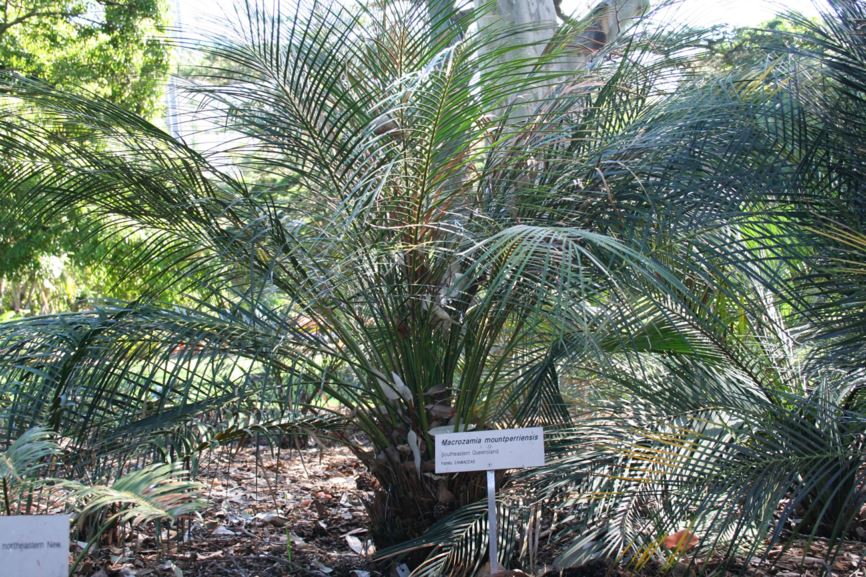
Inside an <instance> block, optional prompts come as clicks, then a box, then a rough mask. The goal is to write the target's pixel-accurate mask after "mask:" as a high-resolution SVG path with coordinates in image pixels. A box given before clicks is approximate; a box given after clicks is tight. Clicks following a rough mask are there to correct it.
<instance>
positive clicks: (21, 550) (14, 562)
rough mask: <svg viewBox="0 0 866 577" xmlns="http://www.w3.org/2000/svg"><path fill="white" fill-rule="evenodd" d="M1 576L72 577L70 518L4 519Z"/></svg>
mask: <svg viewBox="0 0 866 577" xmlns="http://www.w3.org/2000/svg"><path fill="white" fill-rule="evenodd" d="M0 573H2V574H3V575H21V576H24V575H26V576H27V577H68V575H69V517H68V516H67V515H33V516H31V515H26V516H23V515H22V516H10V517H0Z"/></svg>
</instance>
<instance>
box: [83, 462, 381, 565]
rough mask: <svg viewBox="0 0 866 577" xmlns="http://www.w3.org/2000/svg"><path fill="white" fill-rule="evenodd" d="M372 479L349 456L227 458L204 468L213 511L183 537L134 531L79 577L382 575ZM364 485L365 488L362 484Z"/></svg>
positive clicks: (202, 479) (185, 529)
mask: <svg viewBox="0 0 866 577" xmlns="http://www.w3.org/2000/svg"><path fill="white" fill-rule="evenodd" d="M364 477H365V473H364V471H363V469H362V467H361V465H360V463H359V462H358V461H357V460H356V459H355V458H354V456H353V455H352V454H351V453H350V452H349V451H348V450H346V449H344V448H328V449H325V450H319V449H305V450H302V451H300V452H299V451H297V450H291V451H289V450H283V451H277V452H272V451H271V449H269V448H267V447H258V449H257V448H255V447H247V448H245V449H242V450H239V451H238V450H233V451H229V450H223V451H218V452H215V453H214V454H212V455H211V456H210V457H209V458H208V460H207V461H206V462H203V463H202V470H201V471H200V472H199V481H200V482H202V483H203V484H204V486H205V490H204V491H203V494H204V496H205V497H206V498H207V501H208V505H209V506H208V508H207V509H205V510H203V511H201V514H200V516H199V517H198V518H196V519H192V520H190V522H189V523H188V524H187V526H185V527H183V529H182V530H181V531H179V532H178V531H171V532H167V531H165V530H164V531H163V532H162V535H161V537H162V538H161V539H160V541H159V542H157V540H156V538H155V534H154V532H153V531H150V532H146V531H141V530H137V531H133V532H130V533H129V534H127V535H125V536H124V537H125V539H123V542H122V545H118V546H116V547H108V548H105V547H104V548H103V550H102V551H100V554H99V555H98V557H100V558H101V559H102V561H101V562H85V563H84V564H82V566H81V569H80V570H79V571H78V575H80V576H81V577H133V576H135V577H145V576H147V577H281V576H285V575H293V576H294V575H298V576H311V577H344V576H345V577H376V576H378V575H380V574H382V571H377V570H376V569H375V568H374V567H373V564H372V562H371V560H370V555H371V554H372V553H374V552H375V548H373V546H372V543H371V542H369V541H368V539H367V538H366V536H367V528H366V527H367V512H366V510H365V508H364V504H363V503H364V500H365V499H368V498H369V497H370V493H369V492H368V491H363V490H360V489H358V488H357V487H358V483H357V479H358V478H362V479H363V478H364ZM362 486H363V483H362Z"/></svg>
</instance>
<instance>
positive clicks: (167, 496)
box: [61, 464, 204, 573]
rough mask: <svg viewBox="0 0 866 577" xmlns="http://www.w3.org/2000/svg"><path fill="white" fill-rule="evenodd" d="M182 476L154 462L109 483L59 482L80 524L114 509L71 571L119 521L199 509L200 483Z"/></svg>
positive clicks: (156, 518) (166, 517) (135, 521)
mask: <svg viewBox="0 0 866 577" xmlns="http://www.w3.org/2000/svg"><path fill="white" fill-rule="evenodd" d="M185 477H186V472H185V471H182V470H180V469H178V468H177V467H175V466H173V465H166V464H155V465H150V466H148V467H144V468H143V469H139V470H137V471H133V472H132V473H129V474H128V475H126V476H124V477H121V478H120V479H118V480H117V481H115V482H114V484H112V485H110V486H108V485H94V486H87V485H83V484H81V483H78V482H75V481H64V482H62V483H61V486H63V487H64V488H67V489H69V490H70V491H71V493H70V499H71V500H73V501H76V502H77V503H78V513H77V520H78V522H79V523H80V522H81V521H82V520H83V519H87V518H88V517H91V516H94V515H96V516H98V515H101V514H103V513H105V512H106V511H109V510H112V511H114V512H112V513H111V514H108V515H107V516H106V517H105V519H104V521H102V523H101V525H100V526H99V528H98V529H97V531H96V532H95V534H94V535H93V536H92V537H91V538H90V539H89V540H88V541H87V544H86V545H85V546H84V550H83V551H82V552H81V554H79V556H78V558H77V559H76V560H75V563H74V564H73V566H72V569H71V570H70V573H74V572H75V569H76V568H77V567H78V564H79V563H80V562H81V560H82V559H83V558H84V556H85V555H87V553H88V551H90V549H91V547H93V545H94V544H95V543H96V542H97V541H98V540H99V538H100V537H101V536H102V535H103V534H104V533H105V531H107V530H108V529H110V528H111V527H113V526H116V525H117V524H119V523H129V524H130V525H131V526H133V527H138V526H141V525H144V524H145V523H148V522H158V521H168V522H171V521H174V520H175V519H177V518H178V517H180V516H182V515H186V514H188V513H192V512H194V511H196V510H198V509H200V508H201V507H202V505H203V504H204V501H202V500H201V499H200V498H199V496H198V492H197V491H198V489H199V484H198V483H195V482H193V481H189V480H187V479H186V478H185Z"/></svg>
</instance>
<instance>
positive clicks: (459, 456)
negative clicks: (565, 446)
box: [434, 427, 544, 575]
mask: <svg viewBox="0 0 866 577" xmlns="http://www.w3.org/2000/svg"><path fill="white" fill-rule="evenodd" d="M434 439H435V443H434V444H435V446H436V474H437V475H441V474H443V473H463V472H466V471H487V532H488V535H487V543H488V546H489V549H490V574H491V575H492V574H494V573H497V572H498V571H499V545H498V537H499V533H498V532H497V527H496V474H495V473H494V471H496V470H497V469H524V468H529V467H540V466H541V465H543V464H544V429H543V428H542V427H532V428H528V429H501V430H498V431H470V432H467V433H437V434H436V435H434Z"/></svg>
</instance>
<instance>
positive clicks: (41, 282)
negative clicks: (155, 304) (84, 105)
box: [0, 0, 169, 315]
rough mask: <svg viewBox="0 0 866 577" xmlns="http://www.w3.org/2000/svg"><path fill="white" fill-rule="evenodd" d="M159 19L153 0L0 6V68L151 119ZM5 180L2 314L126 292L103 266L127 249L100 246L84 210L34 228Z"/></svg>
mask: <svg viewBox="0 0 866 577" xmlns="http://www.w3.org/2000/svg"><path fill="white" fill-rule="evenodd" d="M165 12H166V6H165V3H164V2H162V1H160V0H122V1H120V2H114V1H106V2H99V1H86V0H69V1H55V0H50V1H46V0H10V1H7V2H4V3H3V4H2V5H0V66H2V67H4V68H5V69H9V70H15V71H17V72H19V73H21V74H24V75H26V76H31V77H35V78H39V79H41V80H43V81H45V82H48V83H50V84H52V85H54V86H57V87H59V88H62V89H64V90H70V91H72V92H78V93H87V94H93V95H98V96H101V97H104V98H107V99H108V100H110V101H112V102H116V103H117V104H119V105H121V106H123V107H124V108H125V109H127V110H130V111H131V112H134V113H136V114H140V115H142V116H144V117H146V118H151V119H153V118H155V117H156V116H158V115H159V114H160V112H161V109H162V106H161V103H160V102H161V101H160V99H161V97H162V94H163V83H164V81H165V78H166V74H167V72H168V62H169V56H168V50H167V48H166V45H165V44H164V43H162V42H160V41H159V38H158V37H159V35H160V34H161V30H162V27H163V26H164V25H165ZM58 130H63V129H62V128H61V127H58ZM2 172H3V176H2V182H0V207H2V208H0V231H2V232H0V313H2V312H3V310H2V309H8V310H9V311H10V313H11V314H13V315H14V314H18V313H20V312H22V311H29V312H30V313H31V314H33V313H38V312H43V313H44V312H48V311H50V310H54V309H56V308H58V307H59V308H69V307H72V306H74V303H75V301H76V299H77V298H78V297H81V296H87V295H93V294H94V293H95V294H111V295H114V296H129V295H130V294H131V293H130V292H128V291H127V290H126V289H124V288H123V287H119V286H117V283H115V282H114V281H115V280H117V278H116V275H114V274H113V273H111V272H110V268H109V267H105V266H103V265H102V264H100V263H102V262H103V261H104V260H105V259H109V260H114V261H115V263H114V264H115V265H116V264H118V263H119V262H122V261H124V260H126V261H129V260H130V259H131V258H132V255H131V251H132V250H133V249H132V248H131V247H130V243H129V242H122V243H117V244H115V245H114V246H113V247H112V248H111V249H110V250H106V248H105V247H100V246H99V245H98V243H97V242H94V239H93V235H94V234H96V231H97V229H98V228H99V227H98V226H97V225H94V224H93V223H90V222H88V221H87V219H86V218H84V217H85V215H86V211H85V212H81V211H69V212H68V213H66V214H64V215H63V216H62V217H60V218H57V219H54V220H53V221H52V222H50V223H46V222H40V223H36V222H35V221H34V219H33V215H32V214H27V213H25V212H23V211H22V210H21V207H22V206H23V204H24V200H25V199H26V197H27V196H28V195H29V194H30V186H31V184H32V183H31V182H28V181H27V180H22V179H20V178H18V175H16V174H14V173H13V172H9V168H8V166H4V167H2ZM142 272H144V271H142ZM113 276H114V277H115V278H112V277H113ZM141 276H142V275H134V278H140V277H141ZM144 276H146V274H145V275H144ZM132 287H133V285H132V284H130V285H128V286H127V288H128V289H132V290H134V289H133V288H132ZM8 314H9V313H7V315H8Z"/></svg>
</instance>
